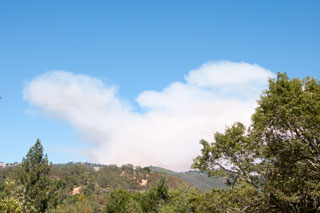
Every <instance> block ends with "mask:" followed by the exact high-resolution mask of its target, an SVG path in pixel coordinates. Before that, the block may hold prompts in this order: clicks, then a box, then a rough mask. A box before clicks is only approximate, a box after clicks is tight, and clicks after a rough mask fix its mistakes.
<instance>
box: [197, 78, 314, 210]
mask: <svg viewBox="0 0 320 213" xmlns="http://www.w3.org/2000/svg"><path fill="white" fill-rule="evenodd" d="M214 139H215V140H214V142H212V143H210V144H209V143H208V142H207V141H204V140H202V141H201V144H202V145H203V148H202V150H201V152H202V153H201V155H200V156H198V157H197V158H196V159H195V160H194V164H193V167H194V168H198V169H200V170H201V171H208V172H209V174H210V175H223V176H225V177H226V178H227V180H228V181H229V182H230V184H231V185H232V186H233V187H235V186H236V185H238V184H243V183H246V184H249V185H250V187H254V188H255V191H256V192H257V193H258V194H257V195H255V198H259V199H260V201H259V202H258V203H260V204H259V206H258V209H260V211H266V212H268V211H269V212H272V211H276V212H316V211H319V210H320V82H319V80H317V79H314V78H310V77H306V78H305V79H303V80H301V79H298V78H295V79H292V80H291V79H289V77H288V76H287V75H286V74H280V73H278V75H277V78H275V79H270V80H269V89H268V90H266V91H264V92H263V94H262V96H261V98H260V100H259V101H258V107H257V108H256V111H255V113H254V114H253V116H252V125H251V126H250V127H249V128H246V127H245V126H244V125H243V124H241V123H236V124H234V125H233V126H231V127H229V128H227V129H226V131H225V133H224V134H222V133H216V134H215V137H214ZM233 187H232V188H233ZM230 190H232V189H230ZM231 195H232V193H231ZM246 205H249V206H246ZM255 205H257V202H255V203H249V202H247V203H245V202H244V203H243V207H245V206H246V207H245V208H247V209H252V208H253V207H254V206H255ZM255 211H256V208H255Z"/></svg>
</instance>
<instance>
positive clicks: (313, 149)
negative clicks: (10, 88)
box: [0, 73, 320, 212]
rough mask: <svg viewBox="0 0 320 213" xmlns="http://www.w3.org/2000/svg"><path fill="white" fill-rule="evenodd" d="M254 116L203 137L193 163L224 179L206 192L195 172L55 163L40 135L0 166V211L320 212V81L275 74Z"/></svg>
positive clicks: (213, 175)
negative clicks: (15, 161)
mask: <svg viewBox="0 0 320 213" xmlns="http://www.w3.org/2000/svg"><path fill="white" fill-rule="evenodd" d="M251 120H252V124H251V125H250V126H249V127H246V126H245V125H244V124H242V123H239V122H236V123H235V124H234V125H232V126H230V127H227V128H226V130H225V132H223V133H221V132H217V133H215V134H214V138H213V140H212V142H208V141H205V140H201V141H200V143H201V145H202V149H201V154H200V155H199V156H197V157H196V156H195V159H194V162H193V165H192V168H194V169H196V170H197V171H198V172H204V174H207V175H209V176H211V177H215V179H214V180H215V181H218V182H217V183H222V182H221V181H224V182H223V184H221V185H219V187H218V185H216V187H215V188H213V189H210V190H208V191H205V190H200V189H198V188H196V187H195V184H196V181H195V182H194V184H192V181H188V182H187V180H188V178H190V177H191V176H192V175H190V174H187V176H183V174H178V173H174V172H172V171H169V170H165V169H159V168H156V167H145V168H141V167H139V166H136V167H134V166H132V165H124V166H122V167H117V166H115V165H103V166H102V165H94V164H89V163H82V164H81V163H68V164H61V165H52V164H51V163H49V160H48V156H47V155H45V154H44V150H43V147H42V145H41V142H40V140H37V141H36V143H35V145H34V146H33V147H31V148H30V150H29V152H28V153H27V155H26V156H25V157H24V158H23V159H22V162H21V163H20V164H15V166H9V167H6V168H5V169H1V170H0V210H1V211H2V212H319V211H320V142H319V141H320V82H319V80H318V79H315V78H310V77H306V78H304V79H299V78H294V79H290V78H289V77H288V76H287V75H286V74H281V73H278V75H277V77H276V78H274V79H270V80H269V88H268V89H267V90H266V91H264V92H263V93H262V95H261V97H260V99H259V100H258V106H257V108H256V110H255V112H254V114H253V115H252V118H251ZM193 174H195V173H193ZM182 179H184V180H182ZM211 180H213V179H211ZM219 181H220V182H219Z"/></svg>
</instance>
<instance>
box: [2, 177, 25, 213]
mask: <svg viewBox="0 0 320 213" xmlns="http://www.w3.org/2000/svg"><path fill="white" fill-rule="evenodd" d="M20 189H21V188H18V187H16V184H15V183H14V182H13V181H6V182H5V185H4V186H3V189H2V190H1V193H0V212H17V213H19V212H22V210H23V203H24V199H23V194H22V193H21V190H20Z"/></svg>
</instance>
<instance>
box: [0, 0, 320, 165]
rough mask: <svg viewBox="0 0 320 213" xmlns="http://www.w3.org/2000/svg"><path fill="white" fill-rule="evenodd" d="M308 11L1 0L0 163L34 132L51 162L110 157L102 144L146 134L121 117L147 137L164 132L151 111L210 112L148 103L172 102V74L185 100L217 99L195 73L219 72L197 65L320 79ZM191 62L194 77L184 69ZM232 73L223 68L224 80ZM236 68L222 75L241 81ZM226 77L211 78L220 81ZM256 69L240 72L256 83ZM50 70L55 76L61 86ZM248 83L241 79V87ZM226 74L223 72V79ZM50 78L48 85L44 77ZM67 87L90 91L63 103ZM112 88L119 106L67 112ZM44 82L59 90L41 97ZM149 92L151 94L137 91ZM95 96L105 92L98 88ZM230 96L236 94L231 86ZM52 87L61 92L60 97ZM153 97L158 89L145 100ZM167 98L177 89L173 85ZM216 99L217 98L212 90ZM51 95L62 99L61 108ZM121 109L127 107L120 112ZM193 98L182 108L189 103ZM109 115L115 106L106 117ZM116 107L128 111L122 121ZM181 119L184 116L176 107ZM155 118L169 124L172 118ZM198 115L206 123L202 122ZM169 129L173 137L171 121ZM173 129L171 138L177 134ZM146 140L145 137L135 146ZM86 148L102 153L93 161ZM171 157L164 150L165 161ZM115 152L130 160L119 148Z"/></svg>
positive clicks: (316, 27) (310, 4) (311, 5)
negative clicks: (150, 127) (75, 99)
mask: <svg viewBox="0 0 320 213" xmlns="http://www.w3.org/2000/svg"><path fill="white" fill-rule="evenodd" d="M319 11H320V1H317V0H314V1H312V0H309V1H302V0H301V1H294V0H290V1H286V0H283V1H279V0H268V1H254V0H251V1H246V0H244V1H239V0H234V1H231V0H224V1H222V0H221V1H213V0H210V1H209V0H208V1H205V0H203V1H191V0H184V1H172V0H167V1H166V0H162V1H151V0H145V1H143V0H141V1H129V0H128V1H82V0H81V1H80V0H77V1H73V0H69V1H62V0H55V1H49V0H47V1H43V0H42V1H40V0H39V1H34V0H30V1H17V0H3V1H0V74H1V76H0V96H2V99H0V117H1V122H0V144H1V147H0V161H4V162H14V161H21V159H22V157H23V156H24V155H25V154H26V153H27V151H28V149H29V148H30V146H32V145H33V144H34V143H35V141H36V139H37V138H40V139H41V141H42V143H43V145H44V148H45V152H47V153H48V155H49V160H51V161H53V162H68V161H97V162H102V163H113V162H115V163H118V162H120V163H121V162H122V161H121V159H120V160H119V156H118V155H114V156H112V155H111V154H110V150H112V149H114V150H119V149H120V150H121V147H122V148H123V147H124V146H126V145H125V143H124V142H123V140H130V138H133V140H138V139H135V138H139V137H144V136H145V135H139V134H138V133H134V134H133V133H132V134H133V135H131V133H130V130H126V131H127V132H126V131H124V132H123V134H126V135H128V137H129V138H125V137H123V136H120V132H121V130H122V127H123V128H128V127H126V124H127V123H132V125H133V126H134V127H136V128H137V130H136V132H139V131H141V129H146V127H145V126H143V125H142V124H141V123H147V124H148V125H147V126H148V127H149V126H153V127H154V128H153V129H152V130H150V134H151V133H152V135H153V136H154V137H155V138H161V140H164V141H166V140H167V138H165V137H162V136H161V135H162V134H165V133H163V132H165V131H163V129H161V128H160V129H159V125H160V123H161V122H160V123H159V122H158V120H156V118H157V116H159V118H160V119H163V118H164V117H165V116H168V117H171V118H172V117H174V118H176V119H175V121H180V122H189V121H191V122H196V121H198V120H199V119H198V118H199V117H201V118H202V117H204V116H205V115H208V116H209V115H211V116H216V115H213V114H210V113H209V112H208V114H201V115H199V117H197V118H194V117H192V118H191V117H190V120H188V119H187V120H183V121H182V120H181V119H180V118H181V117H182V116H181V117H175V116H177V114H179V110H176V108H175V109H174V110H173V108H170V107H171V106H170V107H169V106H167V105H166V106H164V105H163V104H162V103H159V102H170V103H174V101H172V102H171V100H176V99H177V98H176V96H174V95H172V96H171V94H176V91H180V89H179V88H180V87H179V86H178V89H177V88H176V87H174V86H172V87H170V85H173V82H180V83H181V84H183V85H182V88H185V87H187V88H188V89H190V88H191V87H192V88H194V86H196V87H197V88H196V89H194V90H192V92H194V94H198V95H194V96H192V97H189V96H188V98H189V99H188V98H186V100H187V99H188V100H189V101H190V102H192V101H194V100H198V98H196V97H199V96H201V97H202V99H201V101H202V102H203V100H205V97H210V98H212V101H213V100H217V96H215V97H211V96H210V95H208V94H207V93H206V92H208V91H207V90H204V89H203V81H201V82H200V80H199V78H208V79H210V78H211V77H210V76H213V77H212V78H215V79H220V77H221V76H220V77H219V76H218V77H217V76H216V75H211V74H210V76H209V77H208V76H207V74H208V73H214V72H216V73H218V72H220V73H222V72H224V71H223V70H239V69H242V68H243V69H249V70H250V69H251V68H252V69H256V71H252V73H259V76H260V77H261V76H262V77H261V78H263V77H268V76H270V75H271V74H270V73H269V71H270V72H272V73H277V72H287V73H288V75H289V76H290V77H304V76H307V75H310V76H314V77H319V70H320V53H319V50H320V13H319ZM221 61H225V62H221ZM240 62H243V63H245V64H241V63H240ZM208 63H209V64H210V63H211V65H210V66H209V65H208V66H209V68H206V67H203V66H202V65H204V64H208ZM217 63H218V64H217ZM221 63H222V64H221ZM253 66H258V67H253ZM227 68H228V69H227ZM54 70H61V71H63V72H53V73H52V72H51V74H50V73H49V74H48V75H46V76H43V74H44V73H45V72H48V71H54ZM190 70H194V71H195V73H196V74H195V75H191V74H190V73H189V72H190ZM206 70H209V71H206ZM219 70H220V71H219ZM239 72H240V71H239ZM239 72H237V73H238V74H239ZM197 73H198V74H199V73H200V74H201V75H202V77H201V76H200V77H199V76H198V74H197ZM224 73H228V72H227V71H226V72H224ZM232 73H234V72H233V71H232V72H231V74H230V73H229V77H230V78H232V75H233V74H232ZM250 73H251V72H249V74H250ZM252 73H251V74H252ZM79 74H82V75H81V76H82V77H83V78H85V80H84V79H83V78H81V76H79ZM260 74H261V75H260ZM208 75H209V74H208ZM37 76H38V78H37ZM39 76H40V77H39ZM203 76H205V77H203ZM241 76H242V75H240V74H239V76H237V75H234V76H233V77H234V78H236V79H240V78H241ZM271 76H272V75H271ZM227 77H228V76H222V77H221V79H225V78H227ZM260 77H257V78H252V79H249V80H250V81H252V80H254V81H255V80H256V79H260ZM61 78H62V79H64V80H63V81H64V83H63V84H62V83H61ZM57 79H58V80H57ZM59 79H60V80H59ZM249 80H248V79H246V80H245V81H243V82H245V83H243V82H242V83H243V84H247V82H249ZM32 82H33V83H34V84H32ZM41 82H46V86H44V87H43V86H41V85H43V84H40V83H41ZM88 82H89V83H88ZM210 82H211V83H212V84H213V85H215V89H216V87H219V85H220V84H219V85H218V84H217V83H216V82H215V81H210ZM230 82H234V81H233V80H232V81H228V82H227V83H226V84H228V83H230ZM37 83H39V84H37ZM51 84H52V87H50V86H47V85H51ZM71 84H73V85H77V86H78V87H79V88H80V89H79V91H88V90H90V91H92V93H90V94H84V96H83V97H82V96H79V98H80V97H81V98H83V100H82V101H79V100H77V101H74V102H72V105H70V108H68V109H66V106H67V104H65V105H64V103H66V102H69V101H70V100H71V99H72V98H71V99H70V97H75V94H74V93H68V91H69V89H70V87H69V86H68V85H71ZM100 84H102V86H101V85H100ZM32 85H36V88H37V89H38V91H37V92H39V91H40V92H42V93H41V94H38V93H36V92H35V91H34V90H33V89H34V88H33V87H32ZM39 85H40V86H39ZM57 85H60V86H61V87H58V86H57ZM88 85H89V86H88ZM97 85H98V86H97ZM99 85H100V86H99ZM217 85H218V86H217ZM180 86H181V85H180ZM220 86H221V85H220ZM88 88H89V89H88ZM112 88H117V92H116V94H115V96H114V97H113V96H112V98H111V100H110V101H111V102H112V103H113V104H112V106H113V107H115V108H117V106H118V108H121V110H119V109H118V108H117V109H116V110H114V109H113V108H112V109H113V111H112V110H111V111H108V110H107V109H106V108H105V105H104V104H105V102H103V103H101V104H102V107H101V108H103V109H102V110H101V109H100V106H98V107H97V106H94V107H93V106H90V107H88V108H85V109H83V110H82V111H81V110H80V111H81V112H79V113H78V114H72V113H73V112H74V111H76V110H77V109H78V108H77V106H79V105H81V106H83V105H84V104H85V103H86V102H95V103H96V102H97V99H98V100H100V99H103V100H106V97H105V96H104V95H105V93H104V92H106V91H109V90H112ZM210 88H211V87H210ZM212 88H213V87H212ZM219 88H220V87H219ZM241 88H244V87H241ZM257 88H262V87H257ZM202 89H203V90H202ZM53 90H54V91H60V92H61V93H60V95H59V96H58V97H57V96H56V95H57V94H51V93H50V92H52V91H53ZM150 90H152V91H153V93H152V92H151V93H148V92H147V93H145V91H150ZM186 90H187V89H185V90H184V91H186ZM200 90H201V91H200ZM253 90H254V89H253ZM168 91H169V92H168ZM170 91H174V92H172V93H170ZM188 91H189V90H188ZM199 91H200V92H199ZM214 91H215V92H216V91H217V90H214ZM219 91H220V90H219ZM221 91H222V89H221ZM223 91H225V90H223ZM64 92H65V93H66V95H65V96H64ZM156 92H158V93H159V94H158V93H156ZM198 92H199V93H198ZM26 93H27V95H25V97H24V95H23V94H26ZM204 93H205V94H204ZM216 93H218V92H216ZM58 94H59V93H58ZM100 94H104V95H102V96H101V97H100V96H99V95H100ZM183 94H190V93H187V92H185V93H183ZM199 94H200V95H199ZM219 94H220V93H219ZM221 94H222V93H221ZM232 94H233V95H235V93H232ZM68 95H70V96H68ZM236 95H237V97H239V95H240V96H241V94H240V93H239V94H236ZM40 96H41V99H39V97H40ZM61 96H63V97H64V98H65V99H61V100H60V99H59V98H61ZM151 96H152V97H151ZM160 96H161V98H163V97H164V98H163V99H161V98H158V99H157V98H156V97H160ZM168 97H170V98H172V97H173V98H172V99H170V98H168ZM178 97H181V94H180V93H179V96H178ZM250 97H251V98H252V97H253V96H250ZM255 97H256V96H255ZM91 98H92V99H91ZM95 98H97V99H95ZM219 98H220V99H219V101H221V100H222V98H221V97H220V96H219ZM241 98H243V97H241ZM56 99H59V101H60V102H59V104H60V105H59V106H58V105H57V103H55V104H53V103H52V101H53V100H56ZM108 100H109V99H108ZM223 100H224V99H223ZM241 100H242V99H241ZM183 101H185V100H183ZM183 101H181V102H177V104H176V105H175V106H178V105H179V104H182V103H185V102H183ZM70 102H71V101H70ZM98 102H99V101H98ZM118 102H119V104H118ZM202 102H201V103H202ZM108 103H109V102H108ZM114 103H117V104H118V105H117V104H114ZM219 103H220V102H219ZM61 104H62V106H63V107H65V108H63V109H61ZM76 104H78V105H76ZM68 106H69V105H68ZM219 106H220V105H219ZM221 106H222V105H221ZM126 107H128V108H130V109H124V108H126ZM192 107H194V106H190V111H186V112H185V113H189V114H190V113H191V112H194V111H193V110H194V109H193V108H192ZM215 107H217V109H216V110H223V108H219V107H218V105H217V106H215ZM160 108H161V110H162V111H161V110H160V111H161V112H163V109H164V108H165V110H164V111H165V115H163V114H160V115H159V114H157V113H158V112H159V109H160ZM169 108H170V110H168V109H169ZM186 108H188V107H186ZM191 108H192V110H191ZM197 109H198V108H197ZM68 110H69V111H68ZM230 110H231V111H232V109H230ZM67 111H68V112H67ZM70 111H72V113H70ZM106 111H108V112H106ZM204 111H206V110H204ZM119 112H121V114H122V115H121V116H118V117H117V116H115V114H117V113H119ZM206 112H207V111H206ZM68 113H69V114H68ZM90 113H92V114H94V116H96V117H101V120H103V121H101V122H100V121H99V122H98V121H97V119H98V118H96V120H94V119H93V117H94V116H93V115H92V116H91V117H90V116H89V117H86V115H88V114H90ZM99 113H100V114H99ZM101 113H102V114H101ZM123 114H125V115H127V116H126V117H125V118H124V116H123ZM189 114H188V115H189ZM249 114H250V113H249ZM110 115H112V116H110ZM73 116H74V117H73ZM79 117H83V119H84V120H85V121H88V120H90V122H95V123H99V126H96V125H93V124H92V125H91V126H90V125H87V126H86V125H84V124H83V123H82V122H83V121H82V120H79ZM102 117H103V118H102ZM128 117H130V119H129V118H128ZM131 117H132V118H131ZM150 117H151V118H150ZM183 117H186V116H185V114H184V116H183ZM187 117H188V116H187ZM188 118H189V117H188ZM192 119H193V120H192ZM214 119H215V118H212V120H214ZM239 119H241V118H239ZM98 120H99V119H98ZM218 120H219V119H218ZM120 121H121V122H120ZM163 122H164V123H166V124H168V126H170V125H173V126H175V125H174V124H173V123H172V122H173V121H172V120H166V121H163ZM206 122H207V121H206ZM219 122H220V123H219V125H220V126H221V125H225V124H223V121H219ZM113 123H115V125H114V126H113V125H112V124H113ZM227 123H228V122H227ZM161 124H163V123H161ZM209 124H210V125H213V126H214V125H215V123H210V122H209V121H208V125H209ZM177 125H178V126H179V124H177ZM137 126H139V128H138V127H137ZM175 127H177V126H175ZM183 127H184V126H183ZM177 128H178V127H177ZM184 128H185V129H188V128H189V127H188V126H186V127H184ZM192 128H193V127H192ZM192 128H191V129H192ZM212 128H213V127H212ZM155 129H157V130H159V132H162V133H159V132H157V131H156V130H155ZM173 129H174V128H173ZM160 130H161V131H160ZM214 130H220V129H219V128H218V127H217V129H214V128H213V129H212V131H211V132H212V134H213V133H214ZM178 131H180V129H179V130H178V129H175V132H178ZM88 132H90V133H88ZM97 132H101V135H103V136H101V137H100V136H99V139H97V138H96V137H98V136H97V135H99V133H97ZM146 134H147V133H146ZM158 134H159V135H158ZM170 134H171V133H168V135H170ZM180 134H182V135H183V134H184V133H183V131H182V130H181V132H180ZM106 135H108V137H107V136H106ZM180 136H181V135H174V136H172V137H175V138H176V140H179V138H181V140H182V139H183V137H180ZM188 137H189V136H188ZM192 137H194V140H195V141H194V143H195V144H198V141H199V140H200V139H201V136H199V135H193V136H192ZM192 137H191V136H190V137H189V138H192ZM198 137H200V138H199V139H196V138H198ZM203 137H205V136H203ZM115 138H116V139H115ZM109 140H110V141H112V142H109ZM113 140H114V141H113ZM121 140H122V141H121ZM149 140H150V138H147V139H145V141H144V142H143V143H148V141H149ZM159 140H160V139H159ZM161 140H160V141H161ZM102 141H104V142H102ZM118 141H121V142H118ZM142 141H143V140H142ZM128 143H130V142H128ZM132 143H133V144H135V143H137V144H138V142H132ZM158 143H161V142H157V143H154V144H150V146H151V149H153V148H154V147H157V146H158ZM102 144H103V145H102ZM106 144H108V145H106ZM110 144H112V146H110ZM115 144H117V145H115ZM119 144H120V145H119ZM137 144H135V145H134V146H132V147H134V148H132V147H131V148H130V149H131V150H135V151H134V152H135V153H136V154H135V155H130V154H128V156H132V158H135V157H136V158H139V157H137V156H140V152H141V153H144V154H141V155H143V156H148V154H150V155H152V154H151V153H148V151H147V150H144V151H141V150H142V149H146V147H144V146H141V147H140V145H137ZM117 146H120V148H119V147H117ZM150 146H149V147H150ZM187 146H188V145H187ZM173 147H175V146H173ZM178 147H181V149H182V150H183V142H181V143H180V144H179V143H178V144H176V148H178ZM196 148H197V147H196ZM96 149H98V150H100V152H98V151H97V150H96ZM128 149H129V148H128ZM84 150H85V151H84ZM88 150H89V151H88ZM103 150H109V151H106V152H103ZM159 150H161V149H160V147H159ZM153 151H154V150H153ZM115 152H116V151H115ZM119 152H120V151H119ZM128 152H129V151H128ZM186 152H187V153H189V155H187V157H188V158H191V159H192V158H193V157H195V156H192V155H193V154H194V153H193V152H188V151H186ZM108 153H109V154H108ZM124 153H126V152H124ZM137 153H138V154H137ZM95 155H96V156H103V155H110V156H112V157H106V158H103V157H96V158H95V157H94V156H95ZM136 155H137V156H136ZM182 155H183V153H181V156H182ZM170 156H171V155H170V154H168V159H169V160H170V161H174V160H175V159H173V158H172V156H171V157H170ZM178 156H179V155H178ZM162 157H163V158H166V157H167V156H165V155H163V156H162ZM146 159H147V157H144V158H142V157H141V159H140V160H137V161H135V160H132V162H133V163H136V162H137V163H140V162H144V160H146ZM159 159H161V156H160V155H159V156H158V157H157V158H155V159H154V160H150V162H151V163H154V164H157V162H159ZM191 159H190V160H191ZM126 160H127V161H130V157H128V159H126ZM142 164H143V163H142ZM162 166H167V164H165V163H164V164H163V165H162ZM169 167H170V165H169ZM171 168H174V169H185V167H184V166H180V165H172V166H171Z"/></svg>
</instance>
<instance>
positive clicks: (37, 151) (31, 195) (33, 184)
mask: <svg viewBox="0 0 320 213" xmlns="http://www.w3.org/2000/svg"><path fill="white" fill-rule="evenodd" d="M49 170H50V165H49V164H48V157H47V155H44V154H43V147H42V145H41V142H40V140H39V139H37V141H36V143H35V145H34V146H32V147H31V148H30V150H29V152H28V154H27V155H26V157H24V158H23V159H22V164H21V167H20V174H19V179H20V183H21V184H22V185H23V187H24V188H25V195H26V196H25V197H26V199H27V201H28V203H31V204H32V205H33V206H34V207H35V208H36V210H37V212H45V211H46V209H47V207H48V200H49V196H50V194H49V191H48V189H49V186H50V180H49Z"/></svg>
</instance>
